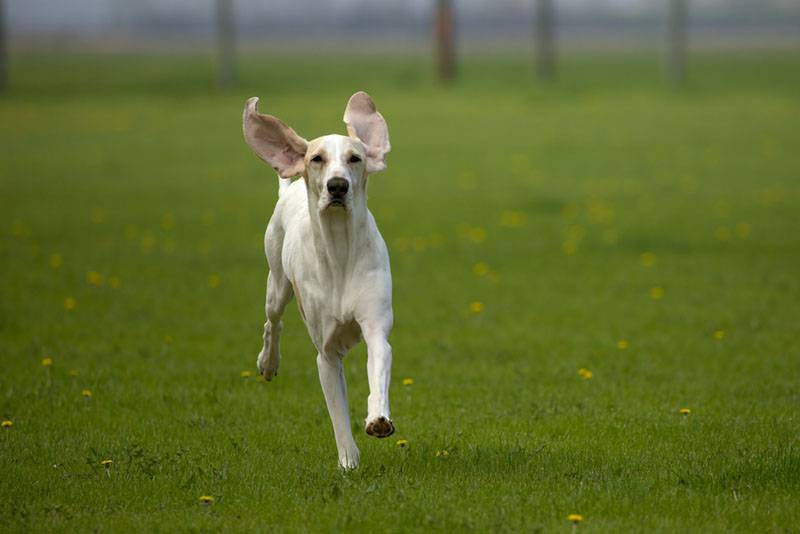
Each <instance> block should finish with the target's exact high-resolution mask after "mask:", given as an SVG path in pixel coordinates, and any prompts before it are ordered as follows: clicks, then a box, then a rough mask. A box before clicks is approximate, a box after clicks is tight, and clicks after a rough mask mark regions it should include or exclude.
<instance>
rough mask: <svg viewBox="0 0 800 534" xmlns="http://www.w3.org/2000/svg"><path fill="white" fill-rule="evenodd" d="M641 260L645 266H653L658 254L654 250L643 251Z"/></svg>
mask: <svg viewBox="0 0 800 534" xmlns="http://www.w3.org/2000/svg"><path fill="white" fill-rule="evenodd" d="M639 262H640V263H641V264H642V265H643V266H645V267H652V266H653V265H655V264H656V255H655V254H654V253H653V252H649V251H648V252H642V255H641V256H639Z"/></svg>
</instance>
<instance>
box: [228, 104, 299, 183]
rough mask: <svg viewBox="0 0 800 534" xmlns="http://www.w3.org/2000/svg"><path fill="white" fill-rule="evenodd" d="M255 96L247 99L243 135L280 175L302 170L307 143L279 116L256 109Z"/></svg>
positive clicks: (287, 176)
mask: <svg viewBox="0 0 800 534" xmlns="http://www.w3.org/2000/svg"><path fill="white" fill-rule="evenodd" d="M257 104H258V98H251V99H249V100H248V101H247V104H246V105H245V111H244V121H243V122H244V125H243V126H244V128H243V129H244V137H245V140H246V141H247V144H248V145H249V146H250V148H251V149H252V150H253V152H255V153H256V155H257V156H258V157H260V158H261V159H262V160H264V161H265V162H267V163H268V164H269V165H270V166H271V167H272V168H273V169H275V171H276V172H277V173H278V174H279V175H280V176H281V177H283V178H291V177H293V176H297V175H298V174H301V173H302V172H303V168H304V162H303V157H304V155H305V151H306V148H307V146H308V142H307V141H306V140H305V139H303V138H302V137H300V136H299V135H297V134H296V133H295V131H294V130H292V129H291V128H289V127H288V126H286V125H285V124H284V123H283V122H282V121H281V120H280V119H278V118H276V117H273V116H271V115H262V114H261V113H258V111H257Z"/></svg>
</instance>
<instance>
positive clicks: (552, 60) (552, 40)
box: [534, 0, 556, 80]
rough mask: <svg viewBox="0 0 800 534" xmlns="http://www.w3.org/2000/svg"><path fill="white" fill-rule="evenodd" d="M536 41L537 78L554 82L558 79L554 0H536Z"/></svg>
mask: <svg viewBox="0 0 800 534" xmlns="http://www.w3.org/2000/svg"><path fill="white" fill-rule="evenodd" d="M534 1H535V2H536V9H535V17H536V18H535V21H534V24H535V31H534V39H535V40H536V77H537V78H539V79H540V80H552V79H554V78H555V77H556V28H555V26H556V10H555V6H554V5H553V0H534Z"/></svg>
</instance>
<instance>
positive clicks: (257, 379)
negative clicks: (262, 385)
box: [256, 374, 267, 382]
mask: <svg viewBox="0 0 800 534" xmlns="http://www.w3.org/2000/svg"><path fill="white" fill-rule="evenodd" d="M256 381H257V382H266V381H267V379H266V378H264V375H261V374H260V375H258V376H257V377H256Z"/></svg>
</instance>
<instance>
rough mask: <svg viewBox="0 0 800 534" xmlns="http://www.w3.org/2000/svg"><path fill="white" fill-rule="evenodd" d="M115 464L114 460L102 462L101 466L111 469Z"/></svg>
mask: <svg viewBox="0 0 800 534" xmlns="http://www.w3.org/2000/svg"><path fill="white" fill-rule="evenodd" d="M113 463H114V460H101V461H100V465H102V466H103V467H105V468H106V469H110V468H111V465H112V464H113Z"/></svg>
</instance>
